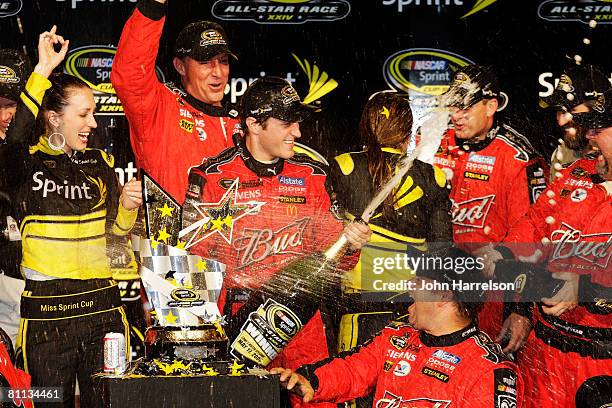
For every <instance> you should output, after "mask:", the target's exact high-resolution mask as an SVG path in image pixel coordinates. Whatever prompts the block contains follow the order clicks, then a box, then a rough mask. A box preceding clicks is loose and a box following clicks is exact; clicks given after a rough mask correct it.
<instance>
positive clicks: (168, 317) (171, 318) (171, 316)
mask: <svg viewBox="0 0 612 408" xmlns="http://www.w3.org/2000/svg"><path fill="white" fill-rule="evenodd" d="M164 319H165V320H166V321H167V322H168V323H170V324H174V323H176V320H177V319H178V317H177V316H175V315H174V314H173V313H172V310H170V311H169V312H168V314H167V315H165V316H164Z"/></svg>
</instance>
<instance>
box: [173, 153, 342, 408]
mask: <svg viewBox="0 0 612 408" xmlns="http://www.w3.org/2000/svg"><path fill="white" fill-rule="evenodd" d="M322 166H323V165H322V164H321V163H318V162H315V161H313V160H311V159H309V158H307V157H306V156H303V155H299V154H296V155H295V156H294V157H293V158H291V159H288V160H283V159H279V160H277V161H276V162H275V163H272V164H264V163H260V162H257V161H256V160H255V159H254V158H253V157H252V156H251V154H250V153H249V151H248V150H247V149H246V147H243V146H241V145H239V146H238V147H232V148H230V149H227V150H225V151H224V152H222V153H221V154H220V155H219V156H217V157H215V158H212V159H209V160H207V161H206V162H205V163H203V164H202V165H200V166H198V167H194V168H193V169H192V170H191V171H190V174H189V188H188V191H187V196H186V199H185V205H184V208H183V220H184V225H183V227H184V228H185V226H186V225H190V224H192V223H193V222H197V220H198V218H199V217H201V212H200V211H202V209H203V208H204V209H210V208H213V210H206V211H207V212H206V214H207V215H208V216H209V217H210V218H211V221H210V222H209V223H208V224H206V225H205V226H204V227H203V228H202V230H201V231H197V230H196V231H195V234H194V235H192V236H191V238H189V239H191V240H193V242H196V241H198V240H199V243H198V244H197V245H195V246H193V247H191V251H192V252H193V253H196V254H198V255H201V256H203V257H206V258H212V259H218V260H219V261H220V262H223V263H225V264H226V265H227V269H226V275H225V279H224V282H225V288H226V289H227V290H226V291H224V293H222V295H221V299H220V300H219V307H220V309H221V310H224V311H225V312H224V314H226V315H228V314H230V313H232V314H234V313H235V312H236V311H237V310H238V309H239V307H240V306H241V303H242V302H244V301H245V300H246V298H247V296H248V294H249V293H248V292H249V290H252V289H257V288H259V287H260V286H261V285H262V284H263V283H264V282H265V281H267V280H268V279H270V278H271V277H272V276H274V274H275V273H277V272H278V271H279V270H280V269H281V268H282V267H283V266H284V265H287V264H288V263H289V262H291V261H292V260H294V259H295V258H296V257H298V256H301V255H306V254H310V253H313V252H315V251H317V250H322V249H324V248H326V247H327V246H328V245H329V244H331V242H333V241H334V240H335V239H336V238H337V237H338V236H339V234H340V233H341V231H342V223H341V222H340V221H339V220H338V219H336V218H335V217H334V216H333V215H332V213H331V212H330V206H331V204H330V199H329V196H328V195H327V191H326V189H325V178H326V169H325V168H324V167H322ZM236 180H237V185H234V187H232V184H233V183H234V182H235V181H236ZM198 209H200V211H198ZM228 217H229V219H228ZM220 220H223V221H224V222H225V225H226V228H224V229H223V228H221V229H223V230H224V232H223V234H222V233H220V229H219V228H217V227H216V226H217V225H219V222H220ZM245 289H246V290H245ZM226 296H227V298H226ZM328 356H329V353H328V348H327V341H326V335H325V327H324V324H323V320H322V317H321V313H320V312H317V314H316V315H315V316H314V317H313V318H312V319H311V320H310V321H309V322H308V323H307V324H306V325H305V326H304V328H303V329H302V330H301V331H300V332H299V333H298V334H297V335H296V337H295V338H294V339H293V340H292V341H291V342H290V343H289V344H288V345H287V347H286V348H285V349H284V350H283V351H282V352H281V353H280V354H279V355H278V356H277V357H276V358H275V359H274V361H273V362H272V366H282V367H289V368H293V369H296V368H297V367H299V366H300V365H303V364H307V363H312V362H314V361H319V360H321V359H323V358H326V357H328ZM293 397H294V404H293V405H294V406H296V405H299V401H300V399H299V398H295V396H293ZM322 406H325V405H322ZM329 407H332V405H329Z"/></svg>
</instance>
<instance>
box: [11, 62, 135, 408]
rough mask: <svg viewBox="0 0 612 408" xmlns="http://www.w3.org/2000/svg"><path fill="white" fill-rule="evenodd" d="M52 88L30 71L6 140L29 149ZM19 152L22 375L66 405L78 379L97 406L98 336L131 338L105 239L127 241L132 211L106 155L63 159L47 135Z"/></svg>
mask: <svg viewBox="0 0 612 408" xmlns="http://www.w3.org/2000/svg"><path fill="white" fill-rule="evenodd" d="M49 87H50V82H49V81H48V80H47V79H46V78H43V77H41V76H39V75H37V74H36V73H34V74H32V76H31V77H30V80H29V81H28V83H27V85H26V90H25V91H24V92H23V93H22V96H21V99H22V100H21V101H20V105H19V107H18V111H17V114H16V118H15V121H16V123H15V127H16V129H15V130H14V133H13V134H12V135H10V136H12V138H11V140H10V141H9V143H12V144H15V145H20V144H21V145H23V144H24V143H27V139H28V134H29V133H30V132H29V131H30V130H31V128H32V123H33V121H34V119H35V117H36V115H37V114H38V108H39V104H40V101H41V100H42V97H43V95H44V92H45V90H46V89H48V88H49ZM21 151H24V152H25V153H24V154H23V157H19V158H15V173H14V178H13V182H14V183H15V185H16V186H17V187H18V188H17V191H18V192H17V203H18V216H19V220H20V229H21V235H22V245H23V258H22V263H21V272H22V274H23V275H24V277H25V278H26V286H25V291H24V293H23V295H22V299H21V317H22V320H21V327H20V334H19V338H18V348H19V349H20V351H21V358H22V361H23V365H24V369H25V370H26V371H27V372H28V373H30V375H31V376H32V386H33V387H62V388H63V398H64V400H65V401H64V405H65V406H70V405H71V404H72V406H74V405H73V402H74V401H73V399H74V382H75V378H78V381H79V388H80V392H81V406H85V407H95V406H98V404H100V400H101V395H100V394H98V393H97V392H96V390H95V389H94V385H93V382H92V378H91V376H92V374H94V373H96V372H99V371H101V370H102V367H103V339H104V335H105V334H106V333H107V332H120V333H123V334H124V335H125V336H126V341H129V340H127V339H129V335H128V334H129V332H128V330H129V329H128V328H129V326H128V324H127V320H126V317H125V313H124V311H123V307H122V305H121V299H120V296H119V290H118V287H117V285H116V283H115V282H114V281H113V280H112V279H111V270H110V266H109V259H108V256H107V245H106V236H107V234H115V235H125V234H127V233H128V232H129V231H130V229H131V228H132V226H133V225H134V222H135V220H136V216H137V211H135V210H134V211H128V210H126V209H125V208H123V207H122V206H121V205H120V204H119V203H120V199H119V190H118V183H117V179H116V176H115V171H114V169H113V158H112V156H109V155H107V154H106V153H104V152H103V151H101V150H97V149H86V150H84V151H81V152H75V153H74V154H73V155H71V156H68V155H67V154H66V153H64V152H63V151H61V150H59V151H58V150H54V149H52V148H51V147H50V146H49V144H48V142H47V138H46V137H44V136H43V137H41V138H40V141H39V143H38V144H36V145H34V146H31V147H30V148H29V151H28V150H23V149H21ZM128 350H129V345H128ZM38 406H41V404H37V407H38ZM42 406H44V404H43V405H42Z"/></svg>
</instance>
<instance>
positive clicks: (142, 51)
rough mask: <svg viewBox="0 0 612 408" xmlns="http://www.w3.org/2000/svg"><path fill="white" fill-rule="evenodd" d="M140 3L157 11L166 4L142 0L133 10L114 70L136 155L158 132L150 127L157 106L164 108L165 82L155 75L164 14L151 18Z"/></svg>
mask: <svg viewBox="0 0 612 408" xmlns="http://www.w3.org/2000/svg"><path fill="white" fill-rule="evenodd" d="M152 3H155V4H157V5H158V6H155V5H153V4H152ZM141 5H143V7H142V9H145V10H151V9H153V10H154V11H157V12H158V13H159V10H155V8H154V7H163V5H161V4H160V3H157V2H152V1H150V0H149V1H142V2H141V3H140V4H139V7H137V8H136V9H135V10H134V13H132V15H131V16H130V18H129V19H128V21H127V22H126V24H125V26H124V28H123V32H122V34H121V39H120V40H119V46H118V48H117V54H116V55H115V58H114V60H113V69H112V73H111V81H112V83H113V87H114V88H115V90H116V91H117V95H118V96H119V99H121V103H122V105H123V108H124V111H125V115H126V116H127V118H128V121H129V123H130V130H131V132H130V134H131V137H132V147H133V148H134V150H135V151H134V153H135V154H136V155H137V157H142V156H141V152H142V149H140V148H139V144H140V143H143V142H147V141H149V140H151V139H153V136H154V135H155V133H154V132H152V131H150V128H151V127H152V126H153V125H154V122H153V118H154V117H156V116H157V114H158V109H161V104H160V95H161V94H162V92H164V85H163V84H161V83H160V82H159V81H158V79H157V76H156V74H155V59H156V58H157V52H158V50H159V40H160V37H161V33H162V29H163V27H164V21H165V17H163V16H162V17H160V18H159V19H158V20H154V19H151V18H148V17H146V16H145V15H144V14H143V13H142V12H141ZM162 11H163V8H162ZM150 14H155V13H150Z"/></svg>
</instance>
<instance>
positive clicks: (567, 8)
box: [538, 0, 612, 24]
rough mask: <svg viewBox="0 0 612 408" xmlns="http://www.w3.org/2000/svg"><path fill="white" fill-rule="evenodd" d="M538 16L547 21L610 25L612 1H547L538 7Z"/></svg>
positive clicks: (611, 20)
mask: <svg viewBox="0 0 612 408" xmlns="http://www.w3.org/2000/svg"><path fill="white" fill-rule="evenodd" d="M538 16H539V17H540V18H541V19H544V20H547V21H580V22H583V23H585V24H588V23H589V21H591V20H595V21H597V22H598V23H599V24H612V0H580V1H575V0H547V1H545V2H543V3H542V4H540V7H538Z"/></svg>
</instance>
